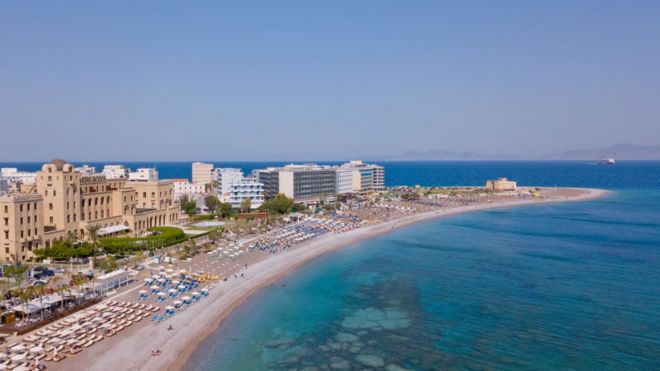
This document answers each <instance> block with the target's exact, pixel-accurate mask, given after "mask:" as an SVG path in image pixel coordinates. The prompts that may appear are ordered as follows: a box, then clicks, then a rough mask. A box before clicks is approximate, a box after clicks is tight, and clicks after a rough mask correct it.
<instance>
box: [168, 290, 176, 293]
mask: <svg viewBox="0 0 660 371" xmlns="http://www.w3.org/2000/svg"><path fill="white" fill-rule="evenodd" d="M167 292H169V293H170V294H176V290H175V289H169V290H167Z"/></svg>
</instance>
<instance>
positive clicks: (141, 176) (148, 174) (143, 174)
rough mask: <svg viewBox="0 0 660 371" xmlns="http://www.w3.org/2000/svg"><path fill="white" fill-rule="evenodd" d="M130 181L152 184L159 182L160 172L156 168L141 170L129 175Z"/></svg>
mask: <svg viewBox="0 0 660 371" xmlns="http://www.w3.org/2000/svg"><path fill="white" fill-rule="evenodd" d="M128 180H131V181H136V182H152V181H156V180H158V171H157V170H156V169H154V168H145V167H143V168H139V169H137V171H131V172H130V173H128Z"/></svg>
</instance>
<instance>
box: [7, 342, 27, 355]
mask: <svg viewBox="0 0 660 371" xmlns="http://www.w3.org/2000/svg"><path fill="white" fill-rule="evenodd" d="M10 350H11V351H12V352H14V353H21V352H25V346H23V344H18V345H16V346H14V347H13V348H11V349H10Z"/></svg>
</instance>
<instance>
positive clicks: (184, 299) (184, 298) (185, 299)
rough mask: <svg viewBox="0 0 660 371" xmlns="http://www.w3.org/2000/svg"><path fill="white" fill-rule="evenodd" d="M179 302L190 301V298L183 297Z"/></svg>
mask: <svg viewBox="0 0 660 371" xmlns="http://www.w3.org/2000/svg"><path fill="white" fill-rule="evenodd" d="M181 300H183V301H187V300H190V296H184V297H182V298H181Z"/></svg>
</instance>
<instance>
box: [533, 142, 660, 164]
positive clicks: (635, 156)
mask: <svg viewBox="0 0 660 371" xmlns="http://www.w3.org/2000/svg"><path fill="white" fill-rule="evenodd" d="M610 157H611V158H614V159H616V160H660V146H638V145H634V144H617V145H613V146H609V147H603V148H592V149H578V150H574V151H567V152H559V153H553V154H550V155H547V156H543V157H542V158H541V159H543V160H585V161H595V160H602V159H604V158H610Z"/></svg>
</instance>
